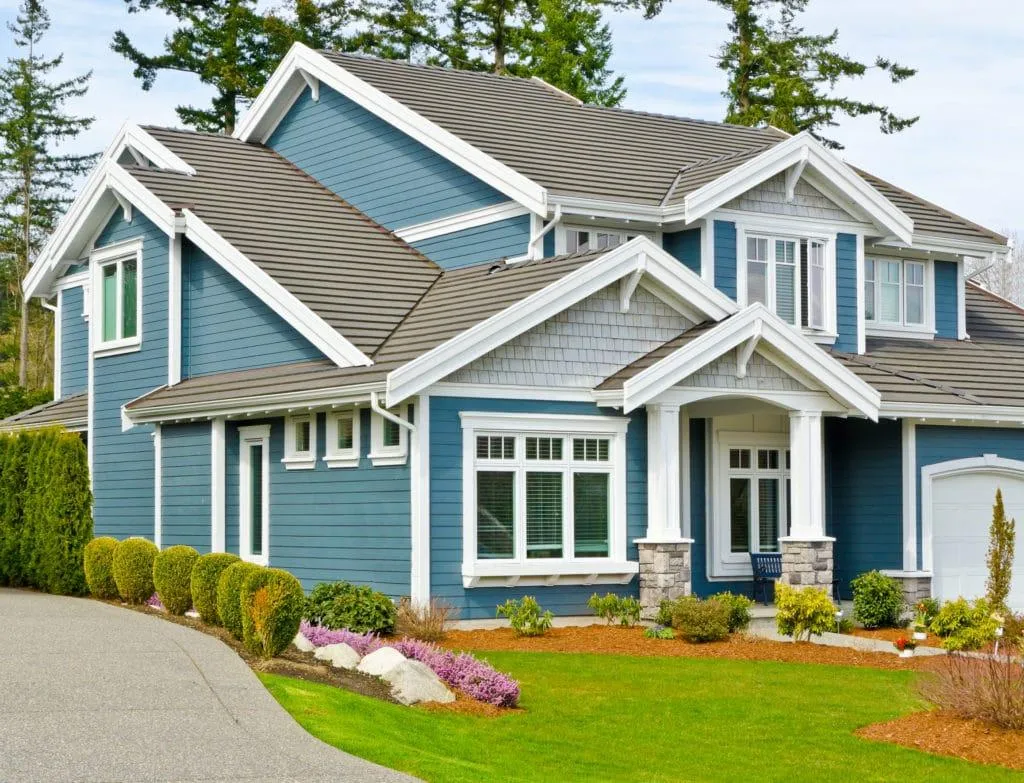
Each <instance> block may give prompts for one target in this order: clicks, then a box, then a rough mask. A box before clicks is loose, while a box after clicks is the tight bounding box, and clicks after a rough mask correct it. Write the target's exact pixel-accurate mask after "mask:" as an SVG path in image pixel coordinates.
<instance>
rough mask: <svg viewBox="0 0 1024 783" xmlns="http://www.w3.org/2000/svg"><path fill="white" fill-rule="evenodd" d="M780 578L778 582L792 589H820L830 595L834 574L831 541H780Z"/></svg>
mask: <svg viewBox="0 0 1024 783" xmlns="http://www.w3.org/2000/svg"><path fill="white" fill-rule="evenodd" d="M780 543H781V544H782V576H781V577H780V578H779V581H780V582H784V583H785V584H787V585H792V586H793V587H821V588H824V589H825V592H826V593H828V594H829V596H831V595H832V579H833V578H834V577H833V574H834V573H835V568H834V561H833V559H832V545H833V543H834V542H833V541H829V540H826V541H792V540H786V539H782V541H781V542H780Z"/></svg>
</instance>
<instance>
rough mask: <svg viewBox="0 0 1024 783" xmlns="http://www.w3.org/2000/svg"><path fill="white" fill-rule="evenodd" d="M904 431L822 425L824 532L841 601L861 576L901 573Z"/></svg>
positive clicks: (855, 423)
mask: <svg viewBox="0 0 1024 783" xmlns="http://www.w3.org/2000/svg"><path fill="white" fill-rule="evenodd" d="M902 449H903V445H902V426H901V424H900V422H898V421H888V420H884V419H883V420H881V421H879V422H877V423H875V422H870V421H865V420H863V419H833V418H829V419H826V420H825V481H826V486H825V492H826V498H827V512H828V514H827V517H826V528H827V532H828V534H829V535H830V536H834V537H835V539H836V542H835V560H836V562H835V566H836V578H837V579H839V580H840V584H841V591H842V595H843V597H846V598H848V597H849V596H850V595H851V591H850V580H851V579H853V578H854V577H856V576H857V575H858V574H862V573H864V572H865V571H871V570H873V569H881V568H902V567H903V479H902V475H903V473H902V470H903V467H902V466H903V462H902V454H903V451H902Z"/></svg>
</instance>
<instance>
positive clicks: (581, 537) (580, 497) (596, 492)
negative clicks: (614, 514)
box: [572, 473, 609, 557]
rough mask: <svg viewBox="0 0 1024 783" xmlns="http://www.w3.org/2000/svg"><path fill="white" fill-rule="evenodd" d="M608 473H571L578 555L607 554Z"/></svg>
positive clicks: (602, 555)
mask: <svg viewBox="0 0 1024 783" xmlns="http://www.w3.org/2000/svg"><path fill="white" fill-rule="evenodd" d="M608 478H609V476H608V474H607V473H576V474H574V475H573V477H572V496H573V497H572V502H573V513H574V516H575V526H574V534H573V535H574V538H575V540H574V542H573V553H574V554H575V556H576V557H608V551H609V550H608V530H609V507H608V499H609V498H608Z"/></svg>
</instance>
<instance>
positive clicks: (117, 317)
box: [91, 242, 142, 352]
mask: <svg viewBox="0 0 1024 783" xmlns="http://www.w3.org/2000/svg"><path fill="white" fill-rule="evenodd" d="M141 251H142V244H141V243H140V242H126V243H119V244H117V245H111V246H109V247H105V248H101V249H99V250H96V251H94V252H93V253H92V255H91V263H92V266H93V271H92V291H93V296H94V297H95V300H94V302H93V313H95V314H96V318H95V319H94V326H93V329H94V340H93V345H94V349H95V350H96V351H97V352H105V351H110V352H119V351H126V350H134V349H136V348H138V347H139V345H140V342H141V334H140V332H141V328H140V327H141V322H142V295H141V293H142V288H141V282H140V281H141V273H142V266H141V257H142V252H141Z"/></svg>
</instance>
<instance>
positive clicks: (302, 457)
mask: <svg viewBox="0 0 1024 783" xmlns="http://www.w3.org/2000/svg"><path fill="white" fill-rule="evenodd" d="M316 420H317V415H316V414H315V413H304V414H298V415H294V416H287V417H285V420H284V457H283V458H282V459H281V463H282V464H283V465H284V467H285V470H312V469H313V468H315V467H316ZM304 422H309V449H307V450H306V451H298V450H297V448H296V446H297V444H296V440H297V439H296V437H295V427H296V426H297V425H298V424H302V423H304Z"/></svg>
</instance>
